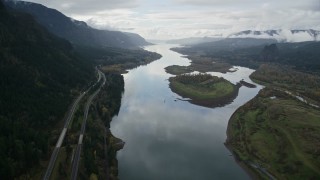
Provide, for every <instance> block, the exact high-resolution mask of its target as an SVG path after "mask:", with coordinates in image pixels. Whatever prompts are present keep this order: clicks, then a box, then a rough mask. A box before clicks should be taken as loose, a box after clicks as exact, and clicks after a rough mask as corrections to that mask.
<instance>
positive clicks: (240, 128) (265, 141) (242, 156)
mask: <svg viewBox="0 0 320 180" xmlns="http://www.w3.org/2000/svg"><path fill="white" fill-rule="evenodd" d="M319 117H320V111H319V110H317V109H315V108H312V107H310V106H308V105H307V104H304V103H302V102H300V101H298V100H297V99H294V98H293V97H291V96H289V95H288V94H286V93H285V92H281V91H278V90H275V89H273V88H265V89H263V90H261V91H260V92H259V94H258V95H257V96H256V97H255V98H254V99H252V100H251V101H249V102H248V103H247V104H245V105H244V106H242V107H240V108H239V109H238V110H237V111H236V112H235V113H234V114H233V115H232V117H231V118H230V121H229V124H228V129H227V136H228V139H227V141H226V146H227V147H229V149H231V151H232V152H233V153H234V154H235V155H236V157H237V158H238V160H239V161H240V164H244V165H245V166H246V169H249V170H250V171H252V173H255V174H257V175H258V176H259V177H262V178H265V179H267V178H270V176H272V177H273V176H274V177H275V178H280V179H281V178H284V177H285V178H288V179H313V178H315V179H316V178H317V177H319V176H320V168H319V167H320V163H319V162H320V161H319V159H320V149H319V147H320V143H319V141H318V139H319V133H318V132H320V121H319V120H318V119H319Z"/></svg>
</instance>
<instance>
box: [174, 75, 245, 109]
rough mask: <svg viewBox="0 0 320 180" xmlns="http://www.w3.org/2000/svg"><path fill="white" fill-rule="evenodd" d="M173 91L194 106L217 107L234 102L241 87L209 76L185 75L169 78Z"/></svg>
mask: <svg viewBox="0 0 320 180" xmlns="http://www.w3.org/2000/svg"><path fill="white" fill-rule="evenodd" d="M169 82H170V84H169V86H170V88H171V90H172V91H173V92H175V93H177V94H179V95H181V96H182V97H184V98H190V102H191V103H193V104H197V105H201V106H206V107H217V106H223V105H226V104H228V103H230V102H232V101H233V100H234V99H235V98H236V97H237V95H238V91H239V87H240V86H239V85H234V84H232V83H230V82H229V81H227V80H225V79H223V78H219V77H216V76H212V75H209V74H183V75H178V76H176V77H171V78H169Z"/></svg>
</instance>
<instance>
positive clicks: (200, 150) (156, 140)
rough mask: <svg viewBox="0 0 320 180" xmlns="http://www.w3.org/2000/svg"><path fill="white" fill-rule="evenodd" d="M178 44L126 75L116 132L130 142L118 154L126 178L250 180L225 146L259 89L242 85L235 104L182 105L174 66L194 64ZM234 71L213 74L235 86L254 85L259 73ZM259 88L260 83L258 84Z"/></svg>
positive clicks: (156, 47) (155, 48) (113, 126)
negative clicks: (173, 83)
mask: <svg viewBox="0 0 320 180" xmlns="http://www.w3.org/2000/svg"><path fill="white" fill-rule="evenodd" d="M171 47H173V46H172V45H154V46H149V47H146V48H145V49H146V50H148V51H153V52H157V53H159V54H161V55H162V58H161V59H160V60H157V61H154V62H152V63H150V64H148V65H146V66H141V67H138V68H136V69H133V70H130V71H129V73H127V74H125V75H124V79H125V92H124V94H123V97H122V102H121V108H120V112H119V115H118V116H115V117H114V118H113V120H112V123H111V131H112V133H113V134H114V135H115V136H116V137H119V138H121V139H122V140H124V141H125V142H126V144H125V146H124V149H122V150H120V151H119V152H118V154H117V159H118V161H119V178H120V179H121V180H180V179H181V180H182V179H183V180H191V179H192V180H211V179H218V180H223V179H232V180H233V179H249V177H248V175H247V174H246V173H245V172H244V171H243V170H242V169H241V167H240V166H239V165H238V164H237V163H236V162H235V160H234V157H233V156H232V155H231V153H230V152H229V151H228V149H227V148H226V147H225V146H224V142H225V140H226V129H227V124H228V120H229V118H230V117H231V115H232V114H233V112H234V111H235V110H236V109H237V108H238V107H240V106H241V105H243V104H244V103H246V102H247V101H249V100H250V99H252V98H253V97H254V96H255V95H256V94H257V93H258V91H259V90H260V89H261V86H259V85H258V86H257V88H251V89H250V88H247V87H244V86H243V87H241V88H240V90H239V95H238V97H237V98H236V99H235V100H234V102H233V103H231V104H229V105H226V106H224V107H218V108H206V107H201V106H197V105H193V104H191V103H189V102H187V101H179V100H177V99H179V98H181V97H180V96H179V95H177V94H175V93H173V92H172V91H171V90H170V88H169V85H168V84H169V82H168V78H169V77H171V76H172V75H170V74H167V73H166V72H165V70H164V68H165V67H167V66H169V65H189V64H190V60H188V59H187V58H185V57H182V55H181V54H179V53H176V52H173V51H171V50H170V48H171ZM235 68H237V69H238V70H237V71H236V72H233V73H227V74H222V73H211V74H214V75H216V76H220V77H224V78H225V79H227V80H229V81H231V82H232V83H236V82H239V81H240V80H241V79H244V80H245V81H247V82H249V83H253V82H252V81H251V80H250V79H249V75H250V74H251V73H252V72H253V71H254V70H251V69H248V68H244V67H235ZM253 84H254V83H253Z"/></svg>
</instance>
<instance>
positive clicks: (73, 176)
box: [71, 70, 106, 180]
mask: <svg viewBox="0 0 320 180" xmlns="http://www.w3.org/2000/svg"><path fill="white" fill-rule="evenodd" d="M98 73H99V77H102V78H103V83H102V84H101V86H100V87H99V89H98V90H96V91H95V92H94V93H93V94H92V95H91V96H90V97H89V99H88V101H87V103H86V106H85V110H84V115H83V116H84V119H83V122H82V126H81V131H80V136H79V141H78V145H77V148H76V151H75V154H74V158H73V161H72V172H71V179H72V180H76V179H77V176H78V169H79V162H80V155H81V149H82V141H83V136H84V133H85V130H86V124H87V119H88V113H89V109H90V105H91V103H92V101H93V99H94V98H95V97H96V95H97V94H98V93H99V92H100V89H101V87H103V86H104V85H105V83H106V77H105V75H104V74H103V73H102V72H101V71H99V70H98ZM100 75H101V76H100ZM99 79H100V78H99Z"/></svg>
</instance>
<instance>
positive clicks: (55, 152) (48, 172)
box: [43, 71, 105, 180]
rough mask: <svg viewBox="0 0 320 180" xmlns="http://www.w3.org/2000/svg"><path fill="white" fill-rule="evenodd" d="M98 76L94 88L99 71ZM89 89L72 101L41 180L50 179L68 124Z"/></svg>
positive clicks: (100, 73) (99, 73)
mask: <svg viewBox="0 0 320 180" xmlns="http://www.w3.org/2000/svg"><path fill="white" fill-rule="evenodd" d="M98 75H99V77H98V81H97V82H96V83H95V84H94V85H93V86H95V85H96V84H97V83H98V82H99V81H100V79H101V75H103V73H102V72H101V71H98ZM104 80H105V77H104ZM104 82H105V81H104ZM93 86H91V87H93ZM91 87H90V88H89V89H88V90H87V91H85V92H83V93H81V94H80V96H79V97H78V98H77V99H76V100H75V101H74V103H73V105H72V107H71V109H70V111H69V113H68V116H67V119H66V121H65V123H64V127H63V129H62V131H61V133H60V136H59V139H58V141H57V144H56V146H55V148H54V150H53V152H52V154H51V157H50V161H49V164H48V168H47V170H46V172H45V174H44V177H43V180H49V179H50V176H51V174H52V171H53V168H54V165H55V162H56V160H57V157H58V154H59V151H60V148H61V145H62V143H63V140H64V138H65V136H66V133H67V129H68V126H69V124H70V122H71V120H72V118H73V115H74V112H75V110H76V109H77V106H78V104H79V102H80V100H81V99H82V98H83V96H84V95H85V94H86V93H87V92H88V91H89V90H90V89H91Z"/></svg>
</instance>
